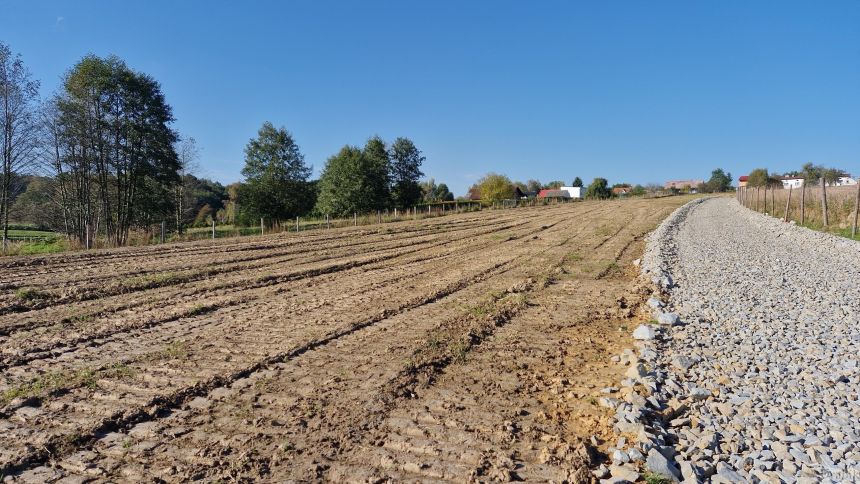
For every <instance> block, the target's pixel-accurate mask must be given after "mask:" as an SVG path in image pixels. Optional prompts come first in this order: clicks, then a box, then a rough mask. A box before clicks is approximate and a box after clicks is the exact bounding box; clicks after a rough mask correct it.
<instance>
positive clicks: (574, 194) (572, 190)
mask: <svg viewBox="0 0 860 484" xmlns="http://www.w3.org/2000/svg"><path fill="white" fill-rule="evenodd" d="M559 190H565V191H567V193H569V194H570V198H582V187H561V188H559Z"/></svg>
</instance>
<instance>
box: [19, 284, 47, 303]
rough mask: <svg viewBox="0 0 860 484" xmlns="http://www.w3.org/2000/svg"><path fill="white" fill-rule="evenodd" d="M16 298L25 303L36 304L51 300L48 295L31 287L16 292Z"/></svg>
mask: <svg viewBox="0 0 860 484" xmlns="http://www.w3.org/2000/svg"><path fill="white" fill-rule="evenodd" d="M15 297H16V298H18V300H20V301H24V302H35V301H41V300H44V299H50V298H51V296H50V295H49V294H48V293H46V292H42V291H39V290H38V289H33V288H31V287H22V288H20V289H18V290H16V291H15Z"/></svg>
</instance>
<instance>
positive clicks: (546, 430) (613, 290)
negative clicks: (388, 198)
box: [0, 197, 684, 482]
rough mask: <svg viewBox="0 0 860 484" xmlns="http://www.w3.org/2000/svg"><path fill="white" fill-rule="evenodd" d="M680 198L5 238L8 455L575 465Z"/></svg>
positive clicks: (154, 476)
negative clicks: (36, 243) (283, 226)
mask: <svg viewBox="0 0 860 484" xmlns="http://www.w3.org/2000/svg"><path fill="white" fill-rule="evenodd" d="M683 201H684V200H683V199H682V198H678V197H676V198H670V199H660V200H637V201H619V202H602V203H595V202H584V203H575V204H567V205H559V206H550V207H536V208H524V209H516V210H505V211H492V212H491V211H485V212H480V213H469V214H461V215H451V216H446V217H443V218H436V219H427V220H421V221H403V222H397V223H391V224H385V225H382V226H378V227H375V228H358V229H336V230H331V231H325V232H315V233H308V234H299V235H295V234H291V235H272V236H266V237H254V238H246V239H233V240H222V241H217V242H198V243H190V244H175V245H169V246H161V247H146V248H130V249H121V250H109V251H93V252H89V253H77V254H65V255H57V256H48V257H41V258H33V257H30V258H10V259H5V260H3V261H0V271H2V272H0V273H2V274H3V276H2V281H0V369H2V378H0V392H2V393H0V434H2V435H3V439H2V440H0V475H5V476H7V478H8V479H12V480H21V481H38V482H44V481H53V480H59V479H67V480H70V481H80V480H86V479H95V480H105V481H136V482H139V481H158V480H162V481H169V482H178V481H186V480H189V479H203V480H207V481H212V480H225V481H226V480H264V481H285V480H287V481H289V480H310V481H316V480H331V481H372V482H377V481H385V480H396V481H403V480H407V481H408V480H447V481H458V482H462V481H467V480H475V481H489V480H511V479H525V480H537V481H556V482H562V481H587V480H588V479H589V476H590V474H589V473H588V471H587V469H588V465H590V463H591V459H593V453H594V449H592V448H591V443H590V442H589V437H590V436H591V435H597V436H598V437H602V438H609V437H610V433H609V430H610V425H611V420H610V418H609V415H607V414H606V413H605V411H603V410H602V409H600V408H598V407H597V406H596V405H595V403H596V396H598V393H599V389H600V388H601V387H603V386H609V385H610V384H611V382H612V381H617V378H618V375H619V374H620V372H621V368H618V367H616V366H615V365H613V364H612V363H610V360H609V358H610V356H612V355H613V354H617V353H618V352H619V351H620V349H621V348H623V347H625V346H629V344H630V342H629V339H628V335H629V333H630V331H629V329H631V327H632V325H633V324H635V322H636V320H637V318H638V317H639V316H638V314H639V307H640V305H641V303H642V300H643V298H644V296H645V294H646V291H645V288H643V287H641V286H639V283H638V282H637V280H636V278H635V270H634V269H633V268H632V266H631V262H632V260H633V259H634V258H635V257H638V254H639V253H641V250H642V242H641V238H642V236H643V235H644V234H645V233H647V232H648V231H650V230H651V229H653V228H654V227H655V226H656V224H657V223H658V222H659V221H660V220H662V218H664V217H665V216H666V215H668V213H670V212H671V211H672V210H673V209H674V208H675V207H677V206H679V205H680V204H681V203H682V202H683Z"/></svg>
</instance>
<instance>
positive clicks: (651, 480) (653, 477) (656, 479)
mask: <svg viewBox="0 0 860 484" xmlns="http://www.w3.org/2000/svg"><path fill="white" fill-rule="evenodd" d="M642 479H644V480H645V482H646V483H648V484H671V483H672V479H669V478H668V477H666V476H663V475H661V474H655V473H653V472H650V471H645V472H644V473H643V474H642Z"/></svg>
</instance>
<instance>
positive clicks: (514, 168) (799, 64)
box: [0, 0, 860, 194]
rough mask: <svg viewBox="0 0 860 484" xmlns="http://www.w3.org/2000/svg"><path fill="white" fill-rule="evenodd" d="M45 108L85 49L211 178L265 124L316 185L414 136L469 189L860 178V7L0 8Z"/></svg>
mask: <svg viewBox="0 0 860 484" xmlns="http://www.w3.org/2000/svg"><path fill="white" fill-rule="evenodd" d="M0 12H2V13H3V16H4V17H5V18H6V21H4V22H3V29H2V31H0V40H2V41H3V42H6V43H7V44H9V45H10V46H11V48H12V50H13V51H14V52H18V53H20V54H22V56H23V58H24V61H25V62H26V63H27V65H28V66H29V67H30V69H31V71H32V72H33V74H34V76H35V77H37V78H39V79H40V80H41V81H42V84H43V89H42V91H43V94H45V95H47V94H49V93H50V92H52V91H53V90H55V89H56V88H57V86H58V84H59V80H60V77H61V75H62V74H63V72H65V71H66V70H67V69H68V68H69V67H70V66H72V65H73V64H74V63H75V62H76V61H77V60H79V59H80V58H81V57H82V56H83V55H85V54H87V53H94V54H97V55H108V54H116V55H118V56H120V57H122V58H123V59H125V60H126V61H127V62H128V64H129V65H130V66H132V67H133V68H135V69H137V70H140V71H143V72H146V73H148V74H151V75H152V76H154V77H155V78H156V79H158V80H159V81H160V82H161V84H162V87H163V89H164V92H165V94H166V96H167V99H168V101H169V102H170V103H171V104H172V105H173V107H174V110H175V115H176V118H177V121H176V124H175V127H176V128H177V129H178V130H179V131H180V132H181V133H182V134H183V135H184V136H193V137H194V138H196V139H197V141H198V144H199V145H200V147H201V149H202V157H201V160H200V164H201V172H202V174H203V175H206V176H210V177H213V178H215V179H217V180H219V181H222V182H225V183H226V182H231V181H235V180H238V179H240V178H241V177H240V174H239V171H240V170H241V167H242V160H243V148H244V146H245V144H246V143H247V141H248V139H249V138H251V137H252V136H254V134H255V133H256V130H257V129H258V128H259V126H260V125H261V124H262V123H263V121H266V120H269V121H272V122H273V123H275V124H276V125H283V126H285V127H286V128H287V129H289V130H290V131H291V132H292V133H293V135H294V136H295V138H296V140H297V142H298V143H299V145H300V146H301V149H302V151H303V152H304V154H305V157H306V159H307V161H308V162H309V163H311V164H313V166H314V172H315V175H317V174H318V173H319V170H320V169H321V168H322V167H323V165H324V163H325V160H326V158H328V157H329V156H330V155H332V154H334V153H335V152H337V150H338V149H339V148H340V147H341V146H343V145H344V144H359V145H360V144H363V143H364V141H365V140H366V139H367V138H368V137H369V136H371V135H374V134H378V135H380V136H382V137H383V138H385V139H388V140H391V139H393V138H395V137H397V136H407V137H410V138H412V139H413V140H414V141H415V143H416V144H417V145H418V147H419V148H420V149H422V150H423V151H424V154H425V155H426V156H427V161H426V163H425V166H424V171H425V173H426V175H427V176H432V177H435V178H436V180H437V181H442V182H446V183H448V185H449V186H450V187H451V189H452V190H453V191H454V192H455V193H456V194H462V193H464V192H465V191H466V189H467V188H468V186H469V185H470V184H471V183H472V182H474V181H475V180H476V179H477V178H479V177H480V176H481V175H482V174H484V173H486V172H489V171H495V172H500V173H504V174H507V175H508V176H510V177H511V178H513V179H521V180H526V179H528V178H538V179H540V180H542V181H548V180H551V179H561V180H564V181H567V182H569V181H571V180H572V179H573V177H575V176H580V177H582V178H583V179H584V180H586V181H589V180H591V179H592V178H594V177H596V176H603V177H606V178H608V179H609V180H610V182H611V183H615V182H621V181H626V182H633V183H648V182H660V183H662V182H663V181H664V180H665V179H668V178H707V176H708V175H709V174H710V171H711V170H712V169H713V168H715V167H723V168H725V169H727V170H728V171H731V172H732V173H733V174H734V175H735V177H737V175H739V174H742V173H744V172H746V171H748V170H749V169H751V168H754V167H758V166H764V167H767V168H770V169H771V170H777V171H780V172H781V171H784V170H790V169H795V168H797V167H799V166H800V165H801V164H802V163H804V162H806V161H812V162H815V163H822V164H826V165H834V166H837V167H840V168H843V169H845V170H848V171H850V172H853V173H858V174H860V1H856V0H850V1H838V0H833V1H826V2H811V1H804V2H789V1H754V2H749V1H710V2H704V1H689V0H686V1H654V2H643V1H593V2H572V1H558V2H553V1H541V2H524V1H520V2H506V1H492V2H489V1H488V2H477V1H476V2H453V1H451V2H448V1H425V2H412V1H385V2H380V1H370V0H369V1H346V0H344V1H342V2H331V1H289V2H288V1H279V2H274V1H272V2H262V1H257V2H235V1H230V2H228V1H206V2H204V1H146V2H115V1H110V2H108V1H104V2H92V1H88V2H84V1H80V2H72V1H55V2H51V1H35V0H33V1H25V0H20V1H16V2H10V1H6V0H0Z"/></svg>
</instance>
